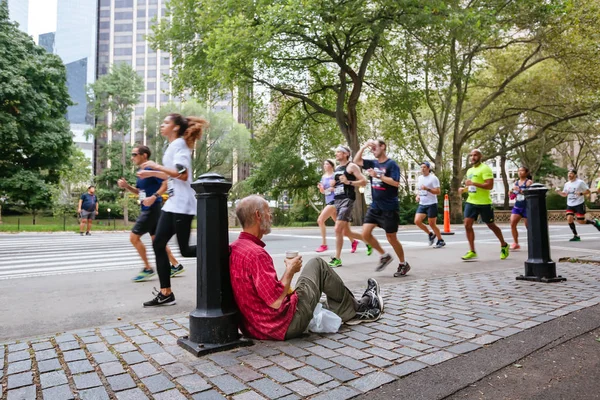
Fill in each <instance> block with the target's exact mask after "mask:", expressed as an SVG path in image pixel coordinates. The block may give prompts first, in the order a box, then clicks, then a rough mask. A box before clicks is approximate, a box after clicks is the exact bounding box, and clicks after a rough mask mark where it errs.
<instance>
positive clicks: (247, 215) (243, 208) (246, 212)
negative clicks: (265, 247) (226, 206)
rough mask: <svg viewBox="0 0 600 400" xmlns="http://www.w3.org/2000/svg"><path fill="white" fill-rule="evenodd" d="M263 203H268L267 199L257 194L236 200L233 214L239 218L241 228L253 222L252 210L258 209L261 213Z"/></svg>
mask: <svg viewBox="0 0 600 400" xmlns="http://www.w3.org/2000/svg"><path fill="white" fill-rule="evenodd" d="M265 204H268V203H267V201H266V200H265V199H263V198H262V197H261V196H259V195H257V194H252V195H250V196H247V197H244V198H243V199H241V200H240V201H239V202H238V204H237V206H236V207H235V215H236V216H237V218H238V219H239V220H240V224H242V228H246V227H249V226H252V225H253V224H254V219H253V218H252V216H253V215H254V212H255V211H257V210H258V211H260V212H261V213H262V212H263V207H264V205H265Z"/></svg>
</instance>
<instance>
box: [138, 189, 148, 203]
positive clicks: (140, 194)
mask: <svg viewBox="0 0 600 400" xmlns="http://www.w3.org/2000/svg"><path fill="white" fill-rule="evenodd" d="M138 199H139V200H140V202H142V201H144V200H146V191H145V190H140V191H139V192H138Z"/></svg>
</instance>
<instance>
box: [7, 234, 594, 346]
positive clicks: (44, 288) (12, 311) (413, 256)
mask: <svg viewBox="0 0 600 400" xmlns="http://www.w3.org/2000/svg"><path fill="white" fill-rule="evenodd" d="M452 229H453V230H454V231H455V233H456V234H455V235H453V236H446V237H445V239H446V242H447V243H448V245H447V246H446V247H445V248H443V249H433V248H430V247H429V246H428V243H427V240H426V236H425V234H424V233H423V232H421V231H419V230H417V229H415V228H414V227H403V228H401V229H400V231H399V233H398V238H399V239H400V241H401V242H402V243H403V245H404V247H405V253H406V258H407V261H409V263H410V264H411V266H412V270H411V271H410V273H409V275H407V276H406V277H404V278H394V277H393V272H394V271H395V269H396V265H397V264H394V263H392V264H391V265H390V266H388V268H387V269H386V270H385V271H382V272H379V273H375V272H374V268H375V266H376V264H377V258H378V257H377V255H376V254H374V255H373V256H371V257H367V256H366V255H365V252H364V250H365V247H364V245H362V244H361V245H360V246H359V249H358V251H357V253H356V254H350V253H349V252H350V243H349V242H348V241H347V240H346V242H345V244H344V251H343V254H342V260H343V262H344V266H343V267H341V268H338V269H337V272H338V273H339V275H340V276H341V277H342V278H343V279H344V281H345V282H346V283H347V285H348V286H349V287H350V288H361V287H363V286H364V284H365V282H366V280H367V279H368V278H369V277H375V278H377V279H378V280H379V281H380V283H382V284H385V283H393V282H397V281H398V279H403V280H407V281H410V280H414V279H430V278H434V277H436V276H446V275H453V274H462V273H472V272H479V271H482V272H483V271H485V272H489V271H494V270H504V269H506V268H514V269H515V275H518V274H519V273H521V272H522V271H523V270H522V268H523V261H525V260H526V258H527V251H526V246H524V244H525V243H526V232H525V229H524V227H521V228H520V232H521V233H520V235H521V240H520V241H521V245H522V246H523V247H524V248H523V249H522V250H521V251H520V252H514V253H511V255H510V257H509V258H508V259H507V260H504V261H501V260H500V259H499V245H498V242H497V240H496V238H495V237H494V236H493V234H492V233H491V232H490V231H489V230H488V229H487V228H486V227H485V226H477V227H476V230H477V234H476V235H477V243H476V245H477V251H478V254H479V259H478V261H477V262H463V261H461V260H460V256H461V255H462V254H464V253H465V252H466V250H467V248H468V246H467V242H466V238H465V236H464V231H463V229H462V227H460V226H456V227H454V226H453V228H452ZM503 231H504V234H505V236H507V240H508V239H509V238H510V231H509V229H508V227H507V226H505V227H503ZM579 231H580V234H581V236H582V241H581V242H578V243H570V242H568V239H569V238H570V237H571V236H572V235H571V233H570V231H569V228H568V227H566V226H562V225H561V226H558V225H556V226H551V228H550V237H551V244H552V257H553V259H555V260H558V259H559V258H561V257H577V256H583V255H589V254H600V250H598V249H599V246H598V240H599V239H600V232H598V231H596V230H595V229H593V228H592V227H581V228H580V229H579ZM375 233H376V237H378V239H379V240H380V241H382V244H384V243H383V242H385V235H384V232H383V231H381V230H376V231H375ZM238 234H239V231H232V232H230V240H235V238H236V237H237V235H238ZM128 236H129V234H128V233H127V232H116V233H100V232H97V233H94V234H93V235H92V236H90V237H80V236H79V235H73V234H63V233H54V234H6V235H0V291H1V293H2V294H3V299H4V301H3V302H1V303H0V340H6V339H10V338H24V337H31V336H35V335H42V334H48V333H57V332H63V331H66V330H72V329H78V328H87V327H95V326H100V325H104V324H108V323H114V322H117V321H119V320H122V321H140V320H149V319H153V318H159V317H161V316H163V315H172V314H175V313H179V312H181V313H185V312H189V311H191V310H193V309H194V308H195V288H196V273H195V268H196V266H195V259H193V258H192V259H181V258H180V260H182V261H183V264H184V266H185V267H186V272H185V273H184V274H182V275H181V276H178V277H176V278H174V280H173V283H172V285H173V290H174V292H175V295H176V297H177V302H178V303H177V305H176V306H173V307H165V308H160V309H144V308H143V307H142V303H143V302H144V301H147V300H150V299H151V298H152V297H153V296H152V293H151V292H152V289H153V287H158V286H159V284H158V279H157V278H154V279H153V280H151V281H149V282H144V283H137V284H136V283H133V282H131V278H132V277H133V276H134V275H135V274H136V272H137V270H139V269H140V268H141V267H142V263H141V261H140V260H139V257H138V256H137V253H136V252H135V250H134V249H133V247H132V246H131V245H130V243H129V240H128ZM192 240H194V238H193V239H192ZM264 241H265V242H266V244H267V250H268V251H269V252H270V253H271V255H272V256H273V259H274V263H275V266H276V268H277V270H278V273H279V274H281V273H282V271H283V258H284V255H285V251H286V250H298V251H300V253H301V254H302V255H303V257H304V259H305V260H308V259H310V258H312V257H315V256H323V257H324V258H326V259H328V258H329V257H330V256H331V255H332V254H333V252H332V251H331V250H330V251H327V252H325V253H321V254H317V253H315V252H314V250H315V249H316V248H317V247H318V246H319V244H320V235H319V232H318V230H317V229H314V228H297V229H274V230H273V232H272V234H271V235H268V236H266V237H265V238H264ZM328 241H329V246H330V249H331V248H333V246H334V237H333V229H332V228H329V229H328ZM509 242H510V241H509ZM146 243H147V244H149V242H148V241H147V239H146ZM385 244H387V243H385ZM172 247H174V248H176V247H177V246H176V245H174V246H172ZM148 248H149V253H152V251H151V247H150V246H148ZM384 248H386V249H390V248H389V246H385V245H384ZM175 253H176V255H178V252H177V251H175ZM152 262H153V261H152ZM558 272H559V274H560V273H562V274H563V275H568V271H562V272H561V271H558Z"/></svg>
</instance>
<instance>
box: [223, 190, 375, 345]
mask: <svg viewBox="0 0 600 400" xmlns="http://www.w3.org/2000/svg"><path fill="white" fill-rule="evenodd" d="M236 214H237V217H238V219H239V220H240V223H241V224H242V228H243V232H242V233H240V237H239V238H238V239H237V240H236V241H235V242H233V243H232V244H231V249H230V256H229V257H230V274H231V286H232V288H233V296H234V298H235V301H236V303H237V305H238V307H239V309H240V313H241V330H242V332H243V333H244V335H245V336H248V337H253V338H256V339H263V340H286V339H291V338H295V337H298V336H300V335H302V333H303V332H304V331H306V328H307V327H308V323H309V322H310V320H311V319H312V317H313V311H314V309H315V307H316V306H317V304H318V302H319V299H320V298H321V293H325V295H326V296H327V307H328V308H329V309H330V310H331V311H333V312H334V313H336V314H337V315H339V316H340V318H341V319H342V321H343V322H346V323H348V324H358V323H360V322H363V321H376V320H378V319H379V318H380V317H381V313H382V312H383V299H382V298H381V295H380V294H379V285H378V284H377V282H376V281H375V280H374V279H369V281H368V285H367V290H366V291H365V293H364V294H363V296H362V298H361V299H360V300H357V299H355V298H354V295H353V294H352V292H350V290H349V289H348V288H346V286H344V282H343V281H342V279H341V278H340V277H339V276H338V275H337V274H336V273H335V272H334V271H333V270H332V269H331V267H330V266H329V265H327V263H326V262H325V261H324V260H322V259H321V258H313V259H312V260H310V261H309V262H308V264H307V265H306V266H305V267H304V268H303V269H302V273H301V274H300V277H299V278H298V282H297V283H296V289H295V290H294V291H293V292H291V291H290V284H291V283H292V278H293V277H294V274H296V273H297V272H299V271H300V269H301V268H302V257H301V256H297V257H295V258H290V259H286V260H285V261H284V262H285V272H284V273H283V276H282V277H281V280H279V279H277V273H276V271H275V266H274V265H273V259H272V258H271V256H269V254H268V253H267V251H266V250H265V249H264V247H265V244H264V243H263V242H262V241H261V238H262V237H263V236H264V235H267V234H269V233H270V232H271V212H270V210H269V204H268V203H267V201H266V200H265V199H263V198H262V197H260V196H256V195H253V196H248V197H246V198H244V199H242V200H241V201H240V202H239V203H238V205H237V207H236Z"/></svg>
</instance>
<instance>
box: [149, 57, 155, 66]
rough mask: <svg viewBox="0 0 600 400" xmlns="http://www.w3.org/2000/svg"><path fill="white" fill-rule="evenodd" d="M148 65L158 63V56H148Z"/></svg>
mask: <svg viewBox="0 0 600 400" xmlns="http://www.w3.org/2000/svg"><path fill="white" fill-rule="evenodd" d="M148 65H156V57H148Z"/></svg>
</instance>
